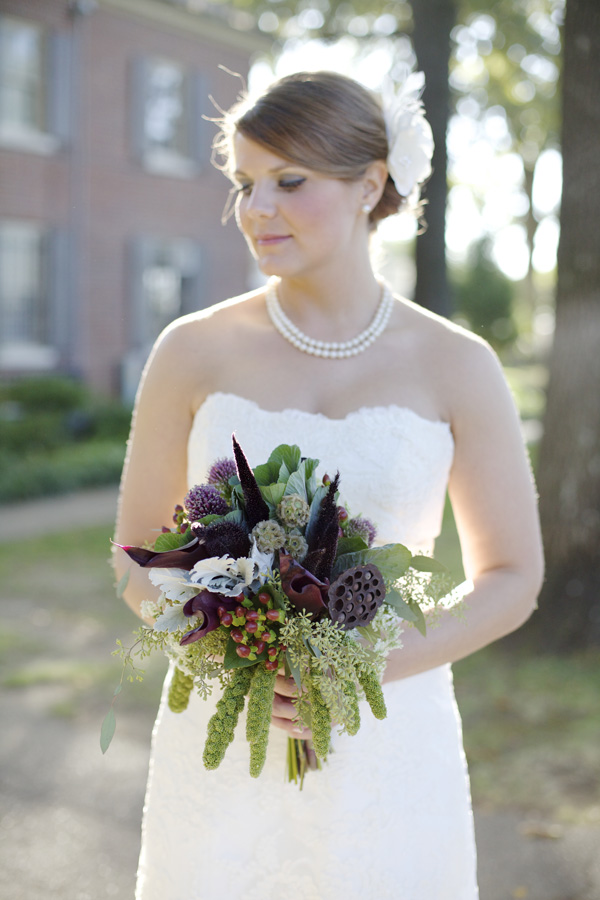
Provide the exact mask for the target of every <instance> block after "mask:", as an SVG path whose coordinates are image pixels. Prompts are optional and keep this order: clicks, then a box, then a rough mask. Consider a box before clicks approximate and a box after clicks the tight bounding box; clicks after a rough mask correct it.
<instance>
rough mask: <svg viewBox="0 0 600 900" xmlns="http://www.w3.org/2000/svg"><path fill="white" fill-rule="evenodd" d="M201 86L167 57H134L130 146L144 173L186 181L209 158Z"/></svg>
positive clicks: (199, 81)
mask: <svg viewBox="0 0 600 900" xmlns="http://www.w3.org/2000/svg"><path fill="white" fill-rule="evenodd" d="M203 90H205V86H203V85H202V82H201V79H199V78H198V76H197V75H196V74H195V73H193V72H189V71H187V70H186V69H185V68H184V67H183V66H181V65H179V64H178V63H176V62H172V61H170V60H167V59H158V58H155V59H138V60H137V61H136V62H135V65H134V71H133V116H132V125H133V132H134V133H133V142H134V147H135V149H136V153H137V155H138V157H140V158H141V161H142V163H143V165H144V167H145V168H146V169H148V170H149V171H151V172H156V173H159V174H164V175H175V176H183V177H190V176H193V175H194V174H195V173H196V171H197V170H198V167H199V165H201V163H202V162H203V160H202V159H201V157H202V154H205V155H206V156H208V152H209V146H210V139H209V137H208V133H207V132H205V129H204V126H205V122H204V120H203V119H202V112H201V109H200V105H201V103H202V93H203Z"/></svg>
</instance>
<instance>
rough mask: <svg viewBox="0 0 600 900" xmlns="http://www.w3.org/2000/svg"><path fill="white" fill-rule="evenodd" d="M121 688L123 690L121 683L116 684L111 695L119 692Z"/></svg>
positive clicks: (114, 695)
mask: <svg viewBox="0 0 600 900" xmlns="http://www.w3.org/2000/svg"><path fill="white" fill-rule="evenodd" d="M122 690H123V685H122V684H118V685H117V686H116V688H115V689H114V691H113V697H116V696H117V695H118V694H120V693H121V691H122Z"/></svg>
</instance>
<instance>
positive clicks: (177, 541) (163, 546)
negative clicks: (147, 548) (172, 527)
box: [154, 528, 194, 553]
mask: <svg viewBox="0 0 600 900" xmlns="http://www.w3.org/2000/svg"><path fill="white" fill-rule="evenodd" d="M193 537H194V535H193V534H192V532H191V530H190V529H189V528H188V530H187V531H186V532H185V534H181V533H180V532H174V531H169V532H167V533H165V534H159V535H158V537H157V538H156V540H155V541H154V549H155V551H156V552H157V553H163V552H164V551H165V550H178V549H179V548H180V547H183V546H184V544H188V543H189V542H190V541H191V540H192V538H193Z"/></svg>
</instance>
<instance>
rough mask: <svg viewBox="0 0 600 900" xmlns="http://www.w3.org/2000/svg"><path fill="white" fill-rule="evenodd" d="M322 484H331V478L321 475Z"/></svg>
mask: <svg viewBox="0 0 600 900" xmlns="http://www.w3.org/2000/svg"><path fill="white" fill-rule="evenodd" d="M323 484H325V485H328V484H331V478H330V477H329V475H323Z"/></svg>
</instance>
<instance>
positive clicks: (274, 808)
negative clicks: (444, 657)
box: [136, 393, 478, 900]
mask: <svg viewBox="0 0 600 900" xmlns="http://www.w3.org/2000/svg"><path fill="white" fill-rule="evenodd" d="M233 432H235V434H236V437H237V439H238V441H239V442H240V444H241V446H242V448H243V450H244V452H245V454H246V456H247V457H248V459H249V461H250V464H251V465H252V466H255V465H257V464H258V463H261V462H265V461H266V459H267V457H268V455H269V453H270V451H271V450H272V449H273V448H274V447H276V446H277V445H278V444H281V443H287V444H297V445H298V446H299V447H300V448H301V450H302V453H303V454H304V455H306V456H311V457H316V458H318V459H319V460H320V465H319V470H318V471H319V473H320V474H324V473H325V472H328V473H329V474H331V475H333V474H335V472H336V471H337V470H338V469H339V471H340V476H341V477H340V495H341V498H342V500H343V502H344V504H345V505H347V507H348V508H349V510H350V512H351V513H352V514H353V515H364V516H367V517H368V518H370V519H372V521H373V522H374V523H375V524H376V525H377V528H378V540H379V542H381V543H388V542H391V541H399V542H401V543H404V544H406V545H408V546H409V547H411V549H413V550H417V549H419V550H429V549H431V547H432V545H433V541H434V539H435V537H436V536H437V534H438V533H439V530H440V525H441V519H442V512H443V506H444V499H445V493H446V485H447V480H448V474H449V471H450V467H451V464H452V458H453V438H452V433H451V430H450V427H449V425H448V424H446V423H444V422H436V421H430V420H428V419H425V418H423V417H421V416H419V415H418V414H416V413H414V412H412V411H411V410H409V409H405V408H402V407H397V406H386V407H375V408H371V407H367V408H364V409H360V410H357V411H356V412H353V413H351V414H350V415H348V416H346V417H345V418H344V419H330V418H328V417H326V416H323V415H320V414H312V413H306V412H300V411H298V410H293V409H288V410H283V411H278V412H270V411H267V410H263V409H261V408H260V407H258V406H257V405H256V404H255V403H254V402H252V401H250V400H247V399H244V398H241V397H238V396H236V395H233V394H225V393H214V394H211V395H209V397H208V398H207V399H206V401H205V402H204V404H203V405H202V406H201V407H200V409H199V410H198V413H197V414H196V416H195V419H194V423H193V427H192V430H191V433H190V437H189V443H188V480H189V484H190V486H191V485H193V484H196V483H202V482H204V481H205V479H206V475H207V471H208V468H209V466H210V465H211V464H212V463H213V462H214V461H215V459H217V458H222V457H231V455H232V450H231V435H232V433H233ZM424 640H426V638H425V639H424ZM167 687H168V678H167V683H166V685H165V691H164V692H163V700H162V702H161V709H160V711H159V715H158V718H157V722H156V726H155V730H154V734H153V752H152V761H151V768H150V777H149V782H148V791H147V796H146V805H145V810H144V826H143V843H142V852H141V855H140V868H139V873H138V886H137V893H136V900H233V898H235V900H476V898H477V896H478V893H477V885H476V877H475V847H474V838H473V824H472V814H471V806H470V796H469V786H468V779H467V774H466V766H465V760H464V754H463V750H462V737H461V727H460V719H459V717H458V713H457V710H456V704H455V701H454V694H453V690H452V678H451V671H450V667H449V666H441V667H439V668H436V669H432V670H430V671H427V672H424V673H422V674H420V675H416V676H413V677H412V678H405V679H403V680H401V681H395V682H391V683H388V684H385V685H384V693H385V698H386V705H387V709H388V716H387V718H386V719H385V720H383V721H377V720H375V719H374V718H373V716H372V715H371V714H370V712H369V710H368V708H361V714H362V723H361V728H360V731H359V732H358V734H357V735H355V736H354V737H349V736H348V735H338V734H337V733H336V732H335V731H334V733H333V738H332V744H333V753H332V754H331V755H330V758H329V761H328V762H327V764H326V765H325V766H324V767H323V769H322V770H321V771H319V772H310V773H308V775H307V777H306V779H305V782H304V789H303V791H302V792H299V790H298V788H297V786H295V785H294V784H288V783H287V782H286V781H285V778H284V773H285V765H284V764H285V753H286V742H287V736H286V735H285V733H284V732H282V731H280V730H278V729H276V728H271V733H270V738H269V749H268V754H267V762H266V764H265V768H264V770H263V773H262V775H261V776H260V778H258V779H256V780H255V779H252V778H250V776H249V774H248V747H247V744H246V742H245V739H244V723H243V722H240V724H239V725H238V730H237V732H236V738H235V740H234V742H233V744H232V745H230V747H229V748H228V750H227V754H226V756H225V760H224V762H223V763H222V764H221V766H220V767H219V769H217V770H216V771H213V772H206V771H205V770H204V769H203V767H202V762H201V760H202V750H203V746H204V738H205V734H206V725H207V722H208V720H209V718H210V716H211V715H212V713H213V711H214V707H215V703H216V700H217V699H218V697H219V691H218V689H217V690H216V691H215V692H214V694H213V696H211V697H210V698H209V699H208V700H207V701H202V700H200V699H199V698H198V697H197V696H193V697H192V698H191V702H190V706H189V707H188V709H187V710H186V712H184V713H182V714H174V713H171V712H170V710H169V709H168V707H167V706H166V691H167ZM362 706H363V707H366V705H365V704H363V705H362Z"/></svg>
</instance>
